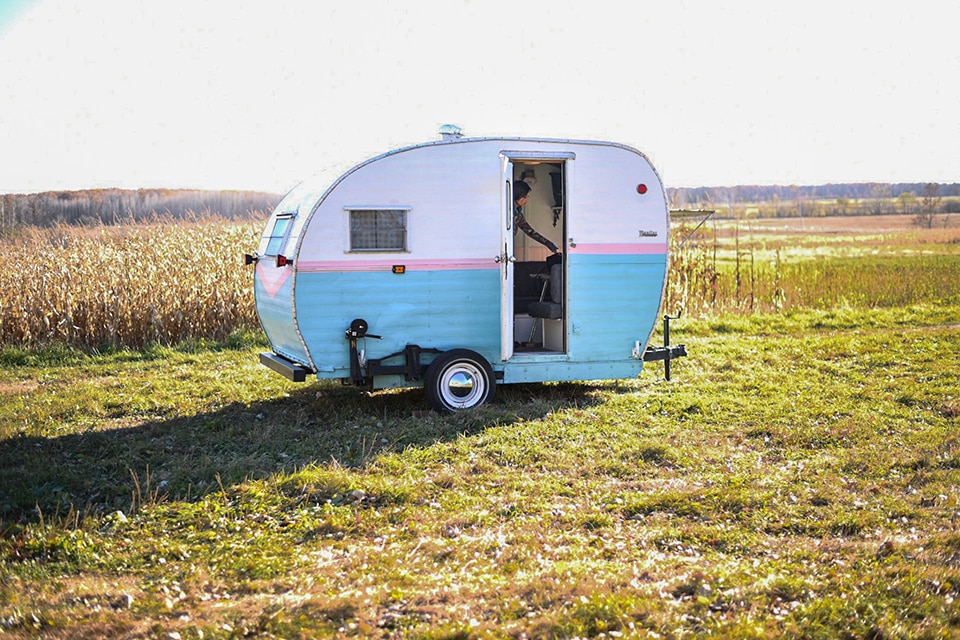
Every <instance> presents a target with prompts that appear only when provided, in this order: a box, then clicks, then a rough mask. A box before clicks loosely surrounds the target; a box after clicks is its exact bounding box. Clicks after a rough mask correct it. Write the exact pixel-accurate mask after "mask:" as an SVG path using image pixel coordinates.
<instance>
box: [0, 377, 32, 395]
mask: <svg viewBox="0 0 960 640" xmlns="http://www.w3.org/2000/svg"><path fill="white" fill-rule="evenodd" d="M39 386H40V385H39V384H38V383H36V382H34V381H33V380H12V381H8V382H0V396H15V395H17V394H20V393H29V392H30V391H33V390H35V389H36V388H37V387H39Z"/></svg>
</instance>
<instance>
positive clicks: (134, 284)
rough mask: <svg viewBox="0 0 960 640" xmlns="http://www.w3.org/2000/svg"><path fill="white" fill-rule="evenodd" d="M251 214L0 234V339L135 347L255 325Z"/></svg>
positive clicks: (222, 335) (256, 231)
mask: <svg viewBox="0 0 960 640" xmlns="http://www.w3.org/2000/svg"><path fill="white" fill-rule="evenodd" d="M259 232H260V224H259V223H244V224H233V223H224V222H205V223H191V224H183V223H179V224H159V225H147V226H131V227H101V228H98V229H94V230H84V229H76V228H67V227H62V228H58V229H44V230H36V229H24V230H21V231H19V232H18V233H17V234H16V235H13V236H8V237H5V238H2V239H0V291H2V292H3V296H4V298H3V300H2V307H0V309H2V312H0V343H2V344H8V345H18V346H27V347H37V346H44V345H48V344H52V343H66V344H69V345H73V346H77V347H81V348H87V349H97V348H115V347H134V348H137V347H143V346H144V345H147V344H150V343H158V344H173V343H177V342H180V341H183V340H187V339H197V338H199V339H205V338H206V339H215V340H216V339H223V338H225V337H226V336H228V335H229V334H230V333H231V332H233V331H234V330H236V329H252V328H256V327H258V326H259V325H258V322H257V317H256V311H255V308H254V300H253V289H252V276H251V273H250V271H249V270H246V269H244V268H243V267H242V266H241V262H240V258H241V256H242V254H243V253H244V252H245V251H250V250H251V249H252V248H253V247H254V246H255V245H256V242H257V240H258V238H259Z"/></svg>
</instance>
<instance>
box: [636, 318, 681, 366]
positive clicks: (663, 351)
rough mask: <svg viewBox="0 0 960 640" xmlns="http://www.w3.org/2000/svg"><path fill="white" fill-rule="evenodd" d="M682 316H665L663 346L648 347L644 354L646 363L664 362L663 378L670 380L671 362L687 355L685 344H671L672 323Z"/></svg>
mask: <svg viewBox="0 0 960 640" xmlns="http://www.w3.org/2000/svg"><path fill="white" fill-rule="evenodd" d="M679 318H680V314H679V313H678V314H677V315H675V316H671V315H669V314H667V315H664V316H663V346H662V347H647V350H646V351H645V352H644V353H643V361H644V362H655V361H657V360H663V377H664V378H665V379H666V380H669V379H670V361H671V360H673V359H674V358H682V357H683V356H685V355H687V346H686V345H683V344H674V345H672V344H670V321H671V320H678V319H679Z"/></svg>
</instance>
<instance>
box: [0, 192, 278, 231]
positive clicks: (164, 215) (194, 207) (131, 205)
mask: <svg viewBox="0 0 960 640" xmlns="http://www.w3.org/2000/svg"><path fill="white" fill-rule="evenodd" d="M280 198H281V196H279V195H276V194H272V193H262V192H258V191H203V190H192V189H91V190H84V191H48V192H44V193H31V194H2V195H0V229H10V228H14V227H18V226H36V227H53V226H58V225H76V226H95V225H116V224H129V223H137V222H150V221H153V220H160V219H174V220H196V219H203V218H212V217H221V218H227V219H230V220H249V219H262V218H264V217H266V215H267V214H269V213H270V211H272V210H273V208H274V207H275V206H276V205H277V203H278V202H280Z"/></svg>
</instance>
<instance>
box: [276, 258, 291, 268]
mask: <svg viewBox="0 0 960 640" xmlns="http://www.w3.org/2000/svg"><path fill="white" fill-rule="evenodd" d="M289 263H290V261H289V260H287V256H280V255H278V256H277V266H278V267H285V266H287V265H288V264H289Z"/></svg>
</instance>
